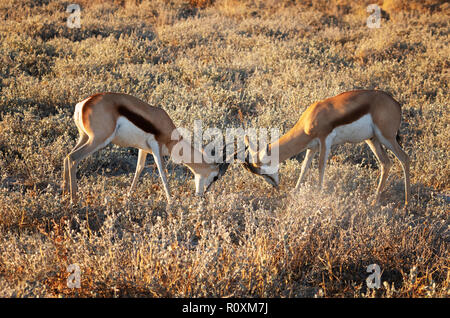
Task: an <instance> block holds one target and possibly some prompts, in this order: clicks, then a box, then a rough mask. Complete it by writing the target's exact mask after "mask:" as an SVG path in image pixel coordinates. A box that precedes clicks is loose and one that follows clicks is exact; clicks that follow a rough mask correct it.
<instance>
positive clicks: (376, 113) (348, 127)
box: [243, 90, 410, 205]
mask: <svg viewBox="0 0 450 318" xmlns="http://www.w3.org/2000/svg"><path fill="white" fill-rule="evenodd" d="M400 122H401V108H400V104H399V103H398V102H397V101H396V100H395V99H394V98H393V97H392V96H391V95H389V94H388V93H386V92H383V91H377V90H355V91H349V92H345V93H342V94H339V95H337V96H334V97H331V98H327V99H325V100H322V101H319V102H316V103H314V104H312V105H311V106H309V107H308V108H307V109H306V110H305V112H304V113H303V114H302V115H301V116H300V119H299V120H298V122H297V123H296V124H295V126H294V127H293V128H292V129H290V130H289V131H288V132H287V133H286V134H284V135H283V136H282V137H280V138H279V139H278V140H277V141H275V142H273V143H271V144H268V145H267V147H266V149H263V150H262V151H259V152H256V151H254V150H253V149H252V145H250V144H249V141H248V139H246V149H247V150H248V152H249V154H250V157H251V158H250V159H251V160H250V159H249V158H248V156H246V161H245V162H244V163H243V164H244V167H245V168H246V169H248V170H250V171H251V172H252V173H256V174H259V175H261V176H263V177H264V178H265V179H266V180H267V181H268V182H269V183H270V184H272V185H273V186H278V182H279V177H278V169H276V172H275V173H272V172H271V173H267V171H268V170H270V169H268V168H269V167H268V166H266V165H264V164H263V163H262V162H263V161H264V160H263V159H264V157H265V156H266V155H267V154H268V153H269V151H271V149H274V147H278V152H279V161H278V162H280V163H281V162H283V161H284V160H286V159H289V158H291V157H292V156H294V155H296V154H298V153H300V152H302V151H303V150H305V149H306V156H305V159H304V161H303V163H302V167H301V172H300V177H299V178H298V181H297V184H296V186H295V188H296V189H298V188H299V187H300V185H301V183H302V182H303V180H304V178H305V174H306V172H307V170H308V169H309V166H310V164H311V160H312V158H313V156H314V154H315V153H316V152H317V151H319V153H320V154H319V187H320V188H321V187H322V184H323V179H324V173H325V166H326V162H327V158H328V155H329V153H330V149H331V147H332V146H333V145H338V144H343V143H358V142H362V141H365V142H366V143H367V145H368V146H369V147H370V149H371V150H372V151H373V153H374V154H375V157H376V158H377V159H378V162H379V164H380V167H381V176H380V181H379V183H378V188H377V192H376V199H375V203H378V202H379V200H380V194H381V192H382V190H383V188H384V186H385V183H386V179H387V176H388V173H389V169H390V168H391V165H392V163H391V161H390V159H389V156H388V154H387V152H386V150H385V149H384V148H383V146H384V147H386V148H387V149H389V150H391V151H392V152H393V153H394V155H395V156H396V157H397V159H398V160H399V161H400V163H401V165H402V168H403V172H404V179H405V205H407V204H408V200H409V196H410V176H409V157H408V155H407V154H406V153H405V151H403V149H402V148H401V147H400V145H399V144H398V139H399V135H398V130H399V127H400Z"/></svg>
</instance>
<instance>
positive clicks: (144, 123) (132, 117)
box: [117, 105, 161, 137]
mask: <svg viewBox="0 0 450 318" xmlns="http://www.w3.org/2000/svg"><path fill="white" fill-rule="evenodd" d="M117 111H118V113H119V114H120V115H121V116H124V117H125V118H127V119H128V120H129V121H131V122H132V123H133V124H135V125H136V126H137V127H139V128H140V129H142V130H143V131H145V132H146V133H149V134H153V135H154V136H155V137H156V136H159V135H160V134H161V132H160V131H159V130H158V129H157V128H156V127H155V126H154V125H153V124H152V123H151V122H149V121H148V120H147V119H145V118H144V117H142V116H141V115H139V114H136V113H134V112H132V111H130V110H129V109H128V108H127V107H125V106H123V105H119V106H118V107H117Z"/></svg>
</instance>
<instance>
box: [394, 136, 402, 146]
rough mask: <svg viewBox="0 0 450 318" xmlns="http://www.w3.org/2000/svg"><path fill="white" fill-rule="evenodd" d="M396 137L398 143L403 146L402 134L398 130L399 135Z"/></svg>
mask: <svg viewBox="0 0 450 318" xmlns="http://www.w3.org/2000/svg"><path fill="white" fill-rule="evenodd" d="M395 139H396V140H397V143H398V144H399V145H400V147H401V146H402V137H401V136H400V134H399V133H398V132H397V136H395Z"/></svg>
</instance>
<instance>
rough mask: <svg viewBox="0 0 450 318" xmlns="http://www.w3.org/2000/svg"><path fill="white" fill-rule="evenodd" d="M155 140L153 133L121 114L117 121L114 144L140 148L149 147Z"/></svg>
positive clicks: (146, 148) (147, 148)
mask: <svg viewBox="0 0 450 318" xmlns="http://www.w3.org/2000/svg"><path fill="white" fill-rule="evenodd" d="M152 141H155V136H154V135H153V134H149V133H146V132H145V131H143V130H142V129H140V128H139V127H137V126H136V125H135V124H133V123H132V122H131V121H129V120H128V119H127V118H125V117H123V116H120V117H119V118H118V119H117V123H116V132H115V137H114V139H113V140H112V142H113V144H116V145H118V146H122V147H134V148H139V149H145V150H151V149H149V144H150V143H151V142H152Z"/></svg>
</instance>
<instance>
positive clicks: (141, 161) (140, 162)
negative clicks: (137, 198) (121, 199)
mask: <svg viewBox="0 0 450 318" xmlns="http://www.w3.org/2000/svg"><path fill="white" fill-rule="evenodd" d="M146 158H147V152H146V151H144V150H142V149H139V153H138V161H137V164H136V172H135V174H134V178H133V182H132V183H131V187H130V190H129V191H128V196H131V194H132V193H133V190H134V188H135V187H136V184H137V181H138V179H139V176H140V175H141V173H142V170H144V167H145V159H146Z"/></svg>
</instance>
